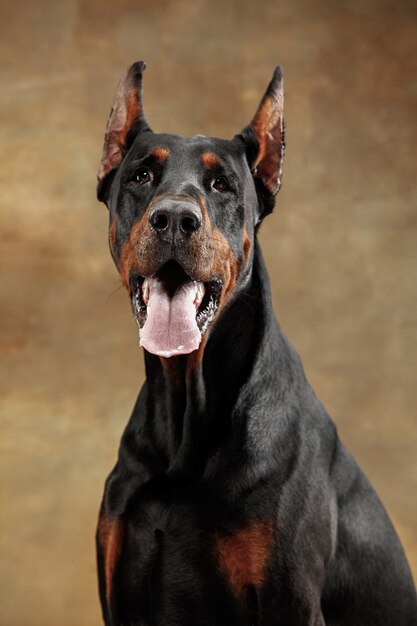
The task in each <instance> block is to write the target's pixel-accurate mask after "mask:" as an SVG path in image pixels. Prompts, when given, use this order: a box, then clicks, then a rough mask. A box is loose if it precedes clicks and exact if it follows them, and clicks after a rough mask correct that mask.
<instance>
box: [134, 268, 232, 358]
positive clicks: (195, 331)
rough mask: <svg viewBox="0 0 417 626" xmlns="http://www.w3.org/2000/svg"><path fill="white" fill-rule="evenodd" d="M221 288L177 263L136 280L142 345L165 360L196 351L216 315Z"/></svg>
mask: <svg viewBox="0 0 417 626" xmlns="http://www.w3.org/2000/svg"><path fill="white" fill-rule="evenodd" d="M221 287H222V283H221V281H220V280H217V279H215V280H212V281H210V282H205V283H203V282H201V281H197V280H194V279H193V278H191V277H190V276H189V275H188V274H187V273H186V272H185V271H184V270H183V269H182V268H181V267H180V266H179V265H178V263H176V262H174V261H170V262H169V263H167V264H166V265H164V267H163V268H162V269H161V270H160V271H159V272H157V273H156V274H154V275H153V276H149V277H147V278H142V277H139V278H138V279H136V280H135V281H134V282H133V284H132V286H131V288H132V292H131V293H132V304H133V312H134V316H135V319H136V322H137V324H138V327H139V337H140V345H141V346H143V347H144V348H145V349H146V350H147V351H148V352H151V353H152V354H156V355H158V356H164V357H171V356H176V355H179V354H189V353H190V352H193V351H194V350H197V348H198V347H199V345H200V343H201V339H202V337H203V335H204V334H205V333H206V331H207V329H208V327H209V326H210V324H211V322H212V321H213V319H214V317H215V315H216V311H217V309H218V306H219V298H220V293H221Z"/></svg>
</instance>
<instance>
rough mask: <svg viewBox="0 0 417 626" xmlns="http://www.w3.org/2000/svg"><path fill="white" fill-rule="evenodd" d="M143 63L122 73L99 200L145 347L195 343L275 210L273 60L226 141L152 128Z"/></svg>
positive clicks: (277, 137) (280, 127)
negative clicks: (244, 120)
mask: <svg viewBox="0 0 417 626" xmlns="http://www.w3.org/2000/svg"><path fill="white" fill-rule="evenodd" d="M144 69H145V64H144V63H142V62H138V63H135V64H134V65H132V66H131V67H130V69H129V70H128V71H127V73H126V75H125V76H124V77H123V78H122V80H121V82H120V85H119V88H118V91H117V93H116V98H115V102H114V106H113V109H112V111H111V114H110V118H109V121H108V125H107V131H106V136H105V141H104V149H103V156H102V160H101V166H100V171H99V176H98V198H99V200H102V201H103V202H105V203H106V205H107V207H108V209H109V211H110V229H109V242H110V250H111V253H112V256H113V259H114V262H115V264H116V267H117V269H118V271H119V273H120V277H121V280H122V282H123V284H124V285H125V287H126V288H127V289H128V291H129V293H130V296H131V300H132V304H133V311H134V315H135V318H136V320H137V323H138V325H139V332H140V340H141V345H143V347H144V348H145V349H146V350H148V351H149V352H151V353H154V354H158V355H160V356H164V357H170V356H174V355H177V354H188V353H190V352H193V351H194V350H196V349H197V348H198V347H199V346H200V344H201V342H202V338H206V337H207V335H208V332H209V329H210V327H211V326H212V325H213V323H214V322H215V320H216V318H217V317H218V316H219V315H220V314H221V310H222V309H223V308H224V306H225V305H226V304H227V303H228V301H229V300H230V299H231V297H232V296H233V293H234V292H235V291H236V289H238V288H239V285H240V284H242V283H243V282H244V281H245V279H246V278H247V277H248V275H249V273H250V268H251V262H252V256H253V240H254V236H255V233H256V229H257V227H258V226H259V224H260V222H261V220H262V219H263V217H264V216H265V215H267V214H268V213H270V212H271V211H272V208H273V206H274V198H275V195H276V193H277V192H278V190H279V188H280V185H281V170H282V161H283V157H284V123H283V85H282V75H281V70H280V68H279V67H278V68H277V69H276V70H275V72H274V75H273V78H272V80H271V82H270V84H269V86H268V88H267V90H266V93H265V95H264V97H263V98H262V100H261V103H260V105H259V108H258V110H257V112H256V114H255V117H254V118H253V120H252V122H251V123H250V124H249V125H248V126H247V127H246V128H245V129H244V130H243V131H242V132H241V133H239V134H238V135H236V136H235V137H234V138H233V139H231V140H224V139H217V138H213V137H205V136H201V135H197V136H196V137H191V138H186V137H179V136H176V135H168V134H160V133H154V132H153V131H152V130H151V129H150V127H149V126H148V123H147V121H146V119H145V116H144V113H143V106H142V74H143V71H144Z"/></svg>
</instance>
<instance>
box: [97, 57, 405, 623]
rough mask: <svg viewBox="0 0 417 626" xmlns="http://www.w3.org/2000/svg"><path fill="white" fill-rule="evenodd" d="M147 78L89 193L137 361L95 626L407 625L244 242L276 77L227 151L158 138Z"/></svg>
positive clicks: (262, 180) (264, 202)
mask: <svg viewBox="0 0 417 626" xmlns="http://www.w3.org/2000/svg"><path fill="white" fill-rule="evenodd" d="M144 68H145V65H144V64H143V63H142V62H138V63H135V64H134V65H132V67H131V68H130V69H129V70H128V72H127V73H126V75H125V76H124V77H123V78H122V80H121V83H120V85H119V88H118V91H117V94H116V99H115V103H114V106H113V109H112V112H111V114H110V118H109V121H108V126H107V132H106V136H105V142H104V151H103V157H102V161H101V167H100V172H99V184H98V197H99V199H100V200H102V201H103V202H105V203H106V205H107V207H108V209H109V213H110V231H109V241H110V250H111V254H112V256H113V259H114V262H115V264H116V266H117V269H118V271H119V274H120V278H121V280H122V283H123V284H124V286H125V287H126V289H127V290H128V292H129V294H130V298H131V302H132V307H133V314H134V317H135V319H136V322H137V325H138V327H139V336H140V343H141V345H142V346H143V348H144V351H145V364H146V382H145V384H144V386H143V387H142V390H141V391H140V394H139V397H138V400H137V402H136V405H135V407H134V409H133V413H132V416H131V418H130V421H129V423H128V425H127V427H126V430H125V432H124V434H123V437H122V441H121V445H120V450H119V456H118V461H117V464H116V466H115V468H114V469H113V471H112V472H111V474H110V476H109V478H108V480H107V483H106V488H105V493H104V499H103V503H102V507H101V511H100V518H99V525H98V531H97V549H98V572H99V589H100V597H101V603H102V608H103V616H104V621H105V623H106V625H107V626H188V625H189V626H237V625H239V626H244V625H246V626H254V625H256V626H278V625H280V626H323V625H325V624H327V625H328V626H330V625H331V626H416V624H417V602H416V594H415V589H414V584H413V581H412V577H411V574H410V570H409V568H408V565H407V562H406V559H405V556H404V553H403V549H402V547H401V545H400V542H399V540H398V538H397V536H396V534H395V531H394V529H393V527H392V525H391V523H390V521H389V520H388V517H387V515H386V513H385V511H384V508H383V506H382V504H381V503H380V501H379V500H378V497H377V496H376V494H375V493H374V491H373V489H372V487H371V486H370V484H369V482H368V480H367V479H366V477H365V476H364V474H363V473H362V472H361V470H360V469H359V468H358V466H357V464H356V463H355V461H354V460H353V459H352V457H351V455H350V454H349V453H348V452H347V451H346V449H345V448H344V447H343V445H342V444H341V442H340V440H339V439H338V436H337V433H336V428H335V426H334V424H333V422H332V421H331V419H330V417H329V416H328V414H327V412H326V410H325V409H324V408H323V406H322V404H321V403H320V401H319V400H318V399H317V397H316V396H315V395H314V392H313V391H312V389H311V387H310V385H309V384H308V382H307V380H306V378H305V375H304V372H303V368H302V365H301V362H300V359H299V357H298V355H297V354H296V352H295V350H294V348H293V347H292V346H291V345H290V343H289V342H288V340H287V339H286V337H285V336H284V334H283V332H282V331H281V329H280V327H279V325H278V322H277V321H276V318H275V316H274V313H273V310H272V304H271V294H270V288H269V280H268V274H267V271H266V269H265V265H264V261H263V259H262V254H261V251H260V248H259V244H258V242H257V238H256V233H257V230H258V228H259V226H260V224H261V222H262V220H263V219H264V217H265V216H266V215H267V214H268V213H271V211H272V209H273V206H274V200H275V195H276V193H277V192H278V190H279V188H280V185H281V171H282V161H283V157H284V122H283V86H282V76H281V70H280V68H277V69H276V70H275V72H274V75H273V78H272V80H271V82H270V84H269V86H268V88H267V91H266V93H265V95H264V97H263V99H262V101H261V103H260V105H259V108H258V110H257V112H256V114H255V117H254V118H253V120H252V122H251V123H250V124H249V125H248V126H247V127H246V128H244V130H243V131H242V132H240V133H239V134H237V135H236V136H235V137H234V138H233V139H231V140H224V139H217V138H213V137H205V136H203V135H197V136H195V137H191V138H186V137H180V136H175V135H170V134H159V133H154V132H153V131H152V130H151V128H150V127H149V126H148V123H147V121H146V119H145V116H144V113H143V107H142V95H141V92H142V86H141V85H142V74H143V70H144Z"/></svg>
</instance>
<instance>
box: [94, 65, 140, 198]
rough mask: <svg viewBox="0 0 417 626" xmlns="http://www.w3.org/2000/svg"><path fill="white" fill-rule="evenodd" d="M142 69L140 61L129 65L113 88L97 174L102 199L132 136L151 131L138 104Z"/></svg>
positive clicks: (99, 193) (99, 196)
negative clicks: (112, 101) (113, 93)
mask: <svg viewBox="0 0 417 626" xmlns="http://www.w3.org/2000/svg"><path fill="white" fill-rule="evenodd" d="M145 68H146V65H145V63H144V62H143V61H138V62H137V63H134V64H133V65H131V66H130V68H129V69H128V70H127V72H126V74H125V75H124V76H123V78H122V79H121V81H120V83H119V86H118V88H117V92H116V97H115V100H114V104H113V108H112V110H111V112H110V117H109V121H108V122H107V129H106V135H105V137H104V146H103V154H102V157H101V163H100V169H99V173H98V186H97V197H98V199H99V200H104V199H105V195H106V194H105V189H106V186H107V184H106V183H107V182H108V177H109V174H111V173H112V172H113V171H114V170H116V169H117V168H118V167H119V165H120V164H121V162H122V161H123V159H124V157H125V155H126V153H127V151H128V149H129V148H130V145H131V143H132V141H133V139H134V137H135V136H136V135H137V134H138V133H140V132H144V131H151V129H150V128H149V126H148V123H147V121H146V119H145V116H144V114H143V106H142V74H143V71H144V70H145Z"/></svg>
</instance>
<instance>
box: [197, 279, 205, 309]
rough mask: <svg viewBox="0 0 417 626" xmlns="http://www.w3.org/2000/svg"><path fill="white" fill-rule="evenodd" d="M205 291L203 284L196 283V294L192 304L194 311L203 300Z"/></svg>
mask: <svg viewBox="0 0 417 626" xmlns="http://www.w3.org/2000/svg"><path fill="white" fill-rule="evenodd" d="M205 291H206V290H205V288H204V283H197V282H196V294H195V299H194V304H195V308H196V309H198V307H199V306H200V304H201V302H202V300H203V298H204V294H205Z"/></svg>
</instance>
